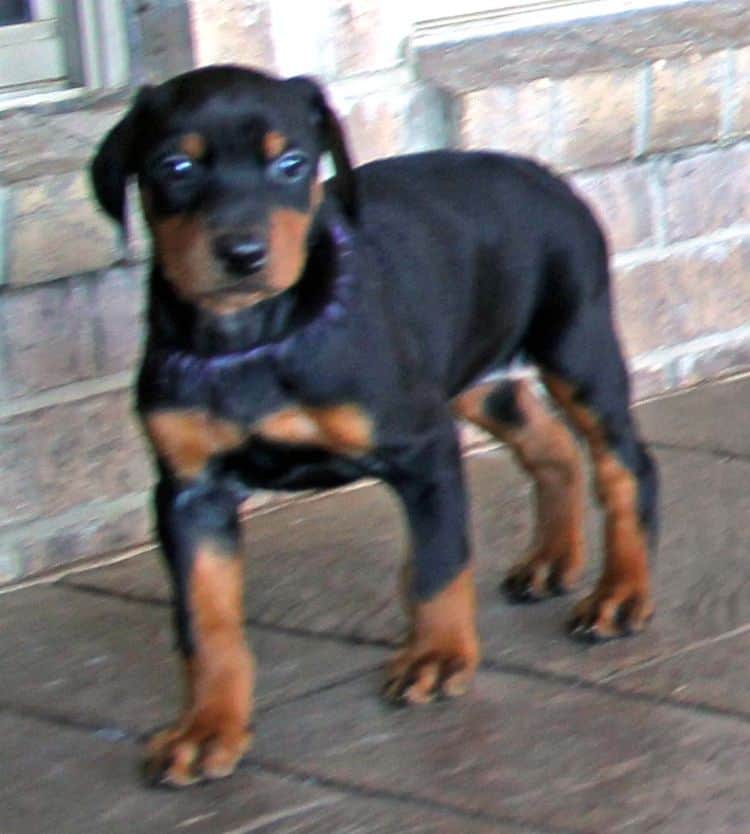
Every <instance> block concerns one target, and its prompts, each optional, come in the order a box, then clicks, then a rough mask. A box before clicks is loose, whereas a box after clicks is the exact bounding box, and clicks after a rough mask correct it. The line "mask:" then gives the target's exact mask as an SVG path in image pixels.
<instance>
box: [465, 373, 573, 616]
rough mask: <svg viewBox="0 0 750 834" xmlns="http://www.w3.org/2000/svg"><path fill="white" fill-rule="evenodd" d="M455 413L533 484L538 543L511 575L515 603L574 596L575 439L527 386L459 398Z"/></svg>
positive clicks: (489, 388)
mask: <svg viewBox="0 0 750 834" xmlns="http://www.w3.org/2000/svg"><path fill="white" fill-rule="evenodd" d="M453 407H454V411H455V413H456V414H457V415H458V416H460V417H463V418H464V419H467V420H469V421H471V422H473V423H475V424H476V425H478V426H481V427H482V428H483V429H485V430H486V431H489V432H490V433H491V434H493V435H494V436H495V437H497V438H498V439H500V440H502V441H503V442H505V443H507V444H508V445H509V446H510V448H511V450H512V451H513V453H514V455H515V457H516V459H517V460H518V462H519V463H520V464H521V466H522V467H523V468H524V469H525V470H526V472H528V473H529V475H530V476H531V477H532V478H533V480H534V491H535V501H536V532H535V534H534V539H533V543H532V545H531V547H530V549H529V552H528V554H527V555H526V556H525V557H524V558H523V559H521V560H520V561H519V562H517V563H516V564H515V565H514V566H513V567H512V568H511V569H510V571H509V572H508V574H507V576H506V578H505V580H504V582H503V584H502V588H503V590H504V591H505V592H506V593H507V595H508V596H509V597H510V598H511V599H512V600H513V601H516V602H530V601H535V600H540V599H544V598H545V597H548V596H549V595H550V594H558V593H563V592H565V591H568V590H570V588H571V587H572V585H573V584H574V582H575V581H576V579H577V578H578V577H579V575H580V573H581V569H582V567H583V564H584V560H585V540H584V539H585V531H584V523H583V516H584V484H583V472H582V467H581V459H580V453H579V451H578V447H577V445H576V442H575V440H574V439H573V437H572V436H571V434H570V432H569V431H568V429H567V428H566V427H565V425H564V424H563V423H562V422H561V421H560V420H558V419H556V418H555V417H553V416H552V414H550V413H549V412H548V411H547V410H546V409H545V408H544V406H543V405H542V404H541V402H540V401H539V400H538V398H537V397H536V396H535V395H534V393H533V391H532V388H531V385H530V384H529V382H528V381H527V380H525V379H505V380H502V381H500V382H497V381H495V382H487V383H483V384H480V385H477V386H475V387H473V388H470V389H468V390H466V391H464V392H463V393H462V394H460V395H459V396H458V397H456V398H455V399H454V401H453Z"/></svg>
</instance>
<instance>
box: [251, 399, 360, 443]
mask: <svg viewBox="0 0 750 834" xmlns="http://www.w3.org/2000/svg"><path fill="white" fill-rule="evenodd" d="M253 431H254V433H257V434H259V435H260V436H261V437H263V438H265V439H266V440H270V441H272V442H275V443H289V444H293V445H301V446H320V447H322V448H324V449H327V450H328V451H330V452H336V453H339V454H346V455H361V454H365V453H366V452H368V451H370V450H371V449H372V446H373V436H374V430H373V425H372V420H371V419H370V417H368V415H367V414H365V412H364V411H363V410H362V409H361V408H360V407H359V406H357V405H354V404H348V403H345V404H341V405H334V406H324V407H311V406H290V407H289V408H285V409H282V410H281V411H277V412H275V413H274V414H269V415H268V416H267V417H264V418H263V419H262V420H261V421H260V422H259V423H258V424H257V425H256V426H255V427H254V429H253Z"/></svg>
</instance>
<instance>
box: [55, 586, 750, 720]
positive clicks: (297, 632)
mask: <svg viewBox="0 0 750 834" xmlns="http://www.w3.org/2000/svg"><path fill="white" fill-rule="evenodd" d="M66 587H70V588H71V589H72V590H79V591H82V592H84V593H93V594H95V595H99V596H112V597H116V598H117V599H121V600H124V601H126V602H131V603H136V604H149V603H148V602H147V601H146V600H144V599H143V598H135V597H132V596H128V595H127V594H121V593H118V592H110V591H109V590H106V589H102V588H94V587H90V586H80V585H75V586H66ZM153 602H156V604H158V605H160V606H162V607H165V606H166V605H167V603H166V602H165V601H164V600H158V601H153ZM153 602H152V603H151V604H153ZM244 622H245V625H247V626H249V627H250V628H254V629H257V630H259V631H266V632H271V633H276V634H286V635H289V636H292V637H301V638H307V639H311V640H319V641H326V642H333V643H338V644H339V645H346V646H366V647H369V648H379V649H389V650H394V649H397V648H398V647H399V646H400V645H401V644H400V642H399V641H397V640H387V639H382V638H380V639H378V638H372V639H370V638H365V637H356V636H353V635H348V634H342V633H336V632H326V631H315V630H313V629H306V628H302V627H299V626H285V625H283V624H276V625H274V624H272V623H264V622H259V621H256V620H254V619H253V618H252V617H248V618H246V619H245V621H244ZM747 629H750V623H749V624H747V626H741V627H740V628H739V629H733V630H732V631H731V632H728V633H726V634H720V635H716V637H715V638H713V641H715V642H718V641H719V640H720V639H724V638H726V639H728V638H730V637H733V636H737V635H738V634H741V633H744V631H745V630H747ZM705 643H706V641H698V642H697V643H695V644H691V645H689V646H683V647H682V648H680V649H675V650H674V651H673V652H672V653H670V654H666V655H664V656H661V657H653V658H650V659H648V660H646V661H643V664H645V665H648V666H656V665H658V664H660V663H665V662H667V661H669V660H671V659H672V658H673V657H675V656H679V655H682V654H687V653H688V652H690V651H692V650H697V649H700V648H701V647H702V646H703V645H704V644H705ZM639 667H640V664H636V665H634V666H633V668H632V670H631V669H623V670H617V671H615V672H611V673H609V674H608V675H606V676H605V677H603V678H600V679H598V680H591V679H587V678H584V677H580V676H578V675H575V674H564V673H561V672H552V671H550V670H546V669H539V668H537V667H533V666H529V665H527V664H524V663H513V662H508V661H500V660H493V659H491V658H485V659H483V660H482V661H481V662H480V665H479V668H480V669H481V670H482V671H484V672H490V673H500V674H507V675H518V676H520V677H526V678H534V679H536V680H543V681H546V682H548V683H554V684H557V685H559V686H572V687H580V688H583V689H587V690H591V691H595V692H603V693H605V694H608V695H611V696H614V697H617V698H624V699H626V700H631V701H637V702H640V703H650V704H656V705H662V706H668V707H674V708H675V709H680V710H683V711H687V712H691V713H696V712H697V713H699V714H702V715H705V716H707V717H713V718H725V719H733V720H739V721H741V722H743V723H750V714H748V713H747V712H743V711H742V710H737V709H733V708H731V707H719V706H715V705H712V704H709V703H706V702H702V701H684V700H677V699H673V698H672V697H671V696H669V695H657V694H651V693H647V692H632V691H628V690H622V689H618V688H617V687H615V686H612V685H611V684H610V681H612V680H616V679H618V678H620V677H624V676H625V675H626V674H627V673H628V672H630V671H638V669H639ZM373 668H377V667H368V668H363V669H360V670H358V671H356V672H352V673H351V675H347V676H346V679H345V680H342V681H341V682H340V683H337V682H335V681H328V682H326V683H325V684H322V685H321V691H325V690H329V689H333V688H335V687H336V686H338V685H342V684H345V683H347V682H349V681H350V680H353V679H355V678H356V677H359V676H360V675H362V674H367V673H368V672H370V671H372V670H373ZM315 694H316V692H315V691H313V690H310V691H309V692H303V693H300V694H298V695H295V696H293V697H291V698H290V699H289V700H290V702H292V701H300V700H303V699H305V698H307V697H309V696H312V695H315ZM273 708H275V706H272V707H270V708H268V709H273Z"/></svg>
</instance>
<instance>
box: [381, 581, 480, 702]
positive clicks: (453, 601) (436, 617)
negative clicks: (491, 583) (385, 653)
mask: <svg viewBox="0 0 750 834" xmlns="http://www.w3.org/2000/svg"><path fill="white" fill-rule="evenodd" d="M409 610H410V613H411V621H412V624H411V632H410V635H409V638H408V640H407V643H406V646H405V647H404V648H403V649H401V650H400V651H399V652H398V653H397V654H396V655H395V656H394V657H393V658H392V659H391V661H390V662H389V664H388V668H387V679H386V684H385V687H384V689H383V694H384V696H385V698H387V699H388V700H389V701H394V702H399V703H406V704H425V703H428V702H429V701H432V700H433V699H434V698H435V697H438V696H446V697H455V696H457V695H462V694H464V693H465V692H466V691H467V689H468V688H469V685H470V684H471V681H472V680H473V678H474V674H475V672H476V669H477V666H478V664H479V640H478V637H477V633H476V626H475V616H476V600H475V593H474V572H473V569H472V568H471V567H467V568H465V569H464V570H463V571H462V572H461V573H460V574H459V575H458V576H457V577H456V578H455V579H454V580H453V581H452V582H451V583H450V584H449V585H448V586H447V587H446V588H444V589H443V590H442V591H440V592H439V593H438V594H436V595H435V596H434V597H433V598H432V599H430V600H428V601H427V602H411V603H410V604H409Z"/></svg>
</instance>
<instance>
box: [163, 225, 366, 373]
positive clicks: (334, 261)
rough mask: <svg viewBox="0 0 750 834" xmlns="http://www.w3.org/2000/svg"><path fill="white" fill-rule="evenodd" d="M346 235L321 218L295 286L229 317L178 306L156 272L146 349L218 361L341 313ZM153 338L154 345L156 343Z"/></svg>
mask: <svg viewBox="0 0 750 834" xmlns="http://www.w3.org/2000/svg"><path fill="white" fill-rule="evenodd" d="M351 248H352V240H351V230H350V229H349V228H348V227H347V226H346V224H345V223H344V222H343V221H341V219H340V218H337V217H329V218H325V219H323V218H321V219H320V220H319V222H317V223H316V224H315V227H314V228H313V230H312V233H311V237H310V245H309V250H308V259H307V263H306V266H305V269H304V272H303V274H302V276H301V277H300V279H299V281H298V282H297V283H296V284H295V285H294V286H293V287H291V288H290V289H288V290H286V291H285V292H283V293H281V294H279V295H277V296H275V297H273V298H270V299H267V300H265V301H262V302H260V303H259V304H255V305H253V306H252V307H249V308H246V309H244V310H239V311H237V312H234V313H230V314H225V315H217V314H216V313H213V312H210V311H204V310H201V309H199V308H197V307H196V306H194V305H192V304H188V303H186V302H184V301H181V300H180V299H179V298H178V297H177V295H176V294H175V292H174V290H173V289H172V287H171V285H170V284H169V282H168V281H167V280H166V279H165V278H164V276H163V275H162V273H161V271H160V269H159V266H158V265H154V267H153V270H152V275H151V292H150V304H149V339H148V341H149V345H150V346H153V347H157V348H162V349H163V348H166V349H169V348H174V349H176V350H180V351H183V352H189V353H193V354H196V355H198V356H205V357H209V356H219V355H222V354H229V353H237V352H241V351H247V350H251V349H253V348H255V347H258V346H260V345H265V344H270V343H274V342H279V341H282V340H284V339H286V338H287V337H289V336H291V335H293V333H294V332H295V331H296V330H298V329H299V328H303V327H305V326H306V325H309V324H310V323H311V322H313V321H315V319H317V318H320V319H321V321H325V320H326V319H327V318H330V317H331V316H334V317H335V316H336V315H337V313H338V312H339V311H340V309H341V299H340V298H339V297H338V296H339V295H340V294H341V292H342V291H344V292H345V293H346V292H347V291H348V287H349V285H350V284H351V275H350V271H351V270H350V266H349V265H348V260H349V258H350V254H351ZM157 338H158V343H157V342H156V339H157Z"/></svg>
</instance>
